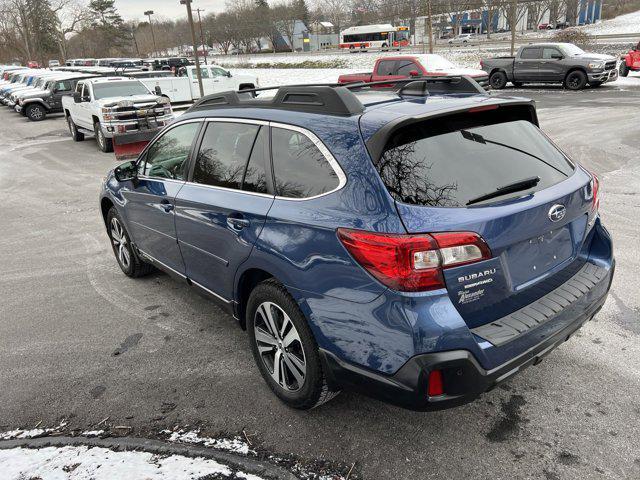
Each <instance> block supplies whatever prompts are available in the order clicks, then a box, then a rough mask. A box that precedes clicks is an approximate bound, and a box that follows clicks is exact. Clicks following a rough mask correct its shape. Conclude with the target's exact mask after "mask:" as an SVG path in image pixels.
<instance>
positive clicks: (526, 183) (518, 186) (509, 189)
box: [467, 177, 540, 205]
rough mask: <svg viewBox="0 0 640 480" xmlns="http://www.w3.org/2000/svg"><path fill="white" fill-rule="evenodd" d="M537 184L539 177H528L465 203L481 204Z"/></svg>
mask: <svg viewBox="0 0 640 480" xmlns="http://www.w3.org/2000/svg"><path fill="white" fill-rule="evenodd" d="M539 182H540V177H530V178H525V179H523V180H518V181H517V182H513V183H509V184H508V185H503V186H502V187H498V188H496V190H495V191H494V192H490V193H485V194H484V195H480V196H479V197H476V198H472V199H471V200H469V201H468V202H467V205H473V204H474V203H478V202H483V201H485V200H490V199H492V198H496V197H501V196H502V195H506V194H508V193H514V192H520V191H522V190H527V189H528V188H532V187H535V186H536V185H538V183H539Z"/></svg>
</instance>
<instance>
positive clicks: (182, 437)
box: [160, 429, 256, 455]
mask: <svg viewBox="0 0 640 480" xmlns="http://www.w3.org/2000/svg"><path fill="white" fill-rule="evenodd" d="M160 433H161V434H164V435H168V437H167V440H168V441H170V442H178V443H191V444H194V445H202V446H204V447H210V448H214V449H216V450H224V451H227V452H231V453H237V454H240V455H249V454H252V455H255V453H256V452H255V451H254V450H252V449H251V448H250V446H249V444H248V443H247V442H245V441H244V440H242V439H241V438H240V437H235V438H231V439H229V438H212V437H201V436H200V431H199V430H189V431H187V430H183V429H180V430H177V431H175V432H172V431H171V430H162V431H161V432H160Z"/></svg>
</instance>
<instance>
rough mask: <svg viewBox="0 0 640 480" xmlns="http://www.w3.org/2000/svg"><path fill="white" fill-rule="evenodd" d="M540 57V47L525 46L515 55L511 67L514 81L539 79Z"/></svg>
mask: <svg viewBox="0 0 640 480" xmlns="http://www.w3.org/2000/svg"><path fill="white" fill-rule="evenodd" d="M541 58H542V48H540V47H525V48H523V49H522V52H520V56H519V57H516V60H515V62H514V68H513V76H514V79H515V80H516V81H529V82H531V81H536V80H540V75H539V63H540V60H541Z"/></svg>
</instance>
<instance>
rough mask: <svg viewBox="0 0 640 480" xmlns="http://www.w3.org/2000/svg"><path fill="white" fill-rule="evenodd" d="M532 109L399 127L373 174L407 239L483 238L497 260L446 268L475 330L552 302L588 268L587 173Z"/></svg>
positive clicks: (473, 113) (456, 300)
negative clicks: (458, 234)
mask: <svg viewBox="0 0 640 480" xmlns="http://www.w3.org/2000/svg"><path fill="white" fill-rule="evenodd" d="M535 122H536V120H535V115H532V111H531V110H530V109H528V108H523V107H522V106H520V107H504V106H502V107H500V108H496V107H490V109H488V110H485V109H471V110H467V111H465V112H462V113H460V112H458V113H454V114H449V115H446V116H440V117H438V118H437V119H431V120H426V121H421V122H418V123H412V124H409V125H406V126H403V127H401V128H399V129H397V130H396V131H395V133H393V134H392V135H391V136H390V137H389V140H388V142H387V144H386V147H385V149H384V151H383V153H382V155H381V157H380V159H379V160H376V161H375V162H374V163H376V166H377V168H378V171H379V172H380V175H381V178H382V180H383V182H384V183H385V185H386V186H387V189H388V190H389V192H390V193H391V195H392V196H393V197H394V198H395V200H396V206H397V210H398V212H399V214H400V217H401V218H402V221H403V223H404V225H405V227H406V229H407V231H408V232H409V233H437V232H455V231H469V232H475V233H478V234H479V235H480V236H481V237H482V238H483V239H484V240H485V241H486V243H487V244H488V246H489V248H490V249H491V257H492V258H490V259H488V260H483V261H481V262H478V263H473V264H469V265H464V266H459V267H455V268H449V269H445V270H444V273H443V275H444V279H445V284H446V287H447V290H448V293H449V296H450V298H451V300H452V302H453V304H454V305H455V306H456V308H457V310H458V311H459V312H460V314H461V315H462V317H463V318H464V319H465V321H466V323H467V324H468V325H469V327H471V328H473V327H477V326H480V325H484V324H486V323H488V322H491V321H493V320H496V319H498V318H501V317H503V316H505V315H508V314H510V313H512V312H514V311H516V310H518V309H520V308H523V307H524V306H526V305H528V304H530V303H531V302H533V301H535V300H537V299H538V298H540V297H542V296H543V295H545V294H547V293H548V292H550V291H551V290H553V289H554V288H557V287H558V286H559V285H560V284H561V283H563V282H564V281H566V280H567V279H568V278H569V277H570V276H572V275H573V274H575V273H576V272H577V270H578V269H579V268H580V267H581V266H582V263H583V261H582V260H577V258H578V253H579V252H580V251H581V249H582V245H583V242H584V240H585V237H586V234H587V229H588V228H587V225H588V223H589V222H590V220H591V218H590V215H592V213H591V212H592V206H593V205H592V202H593V200H592V198H593V195H592V194H593V192H592V189H593V186H592V183H591V180H592V177H591V175H590V174H589V173H588V172H586V171H585V170H583V169H582V168H581V167H579V166H575V165H574V164H572V163H571V162H570V161H569V159H568V158H567V157H566V156H565V155H564V154H563V153H562V152H561V151H560V150H559V149H558V148H557V147H555V146H554V145H553V144H552V143H551V141H550V140H549V139H548V138H547V137H546V136H545V135H544V134H543V133H542V132H541V131H540V130H539V129H538V128H537V126H536V125H535Z"/></svg>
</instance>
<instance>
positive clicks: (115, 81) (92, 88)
mask: <svg viewBox="0 0 640 480" xmlns="http://www.w3.org/2000/svg"><path fill="white" fill-rule="evenodd" d="M62 109H63V111H64V115H65V118H66V119H67V123H68V125H69V131H70V132H71V136H72V137H73V140H74V141H76V142H80V141H82V140H84V135H85V133H87V132H88V133H93V134H95V137H96V140H97V143H98V148H99V149H100V150H101V151H103V152H111V151H113V149H114V143H115V145H116V147H117V146H122V145H132V144H146V142H148V141H149V140H150V139H151V138H152V137H153V136H154V135H155V134H156V132H157V131H158V130H159V129H161V128H162V127H164V126H165V125H167V124H168V123H169V122H171V120H173V118H174V116H173V111H172V109H171V104H170V103H169V101H168V100H167V99H166V98H165V97H163V96H161V95H159V93H151V91H150V90H149V88H147V87H146V86H145V85H144V84H143V83H142V82H140V81H139V80H133V79H130V78H125V77H99V78H91V79H87V80H81V81H79V82H78V83H77V84H76V89H75V91H74V93H73V95H72V96H71V95H69V96H65V97H63V98H62ZM114 141H115V142H114ZM117 155H118V150H117V148H116V156H117Z"/></svg>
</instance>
